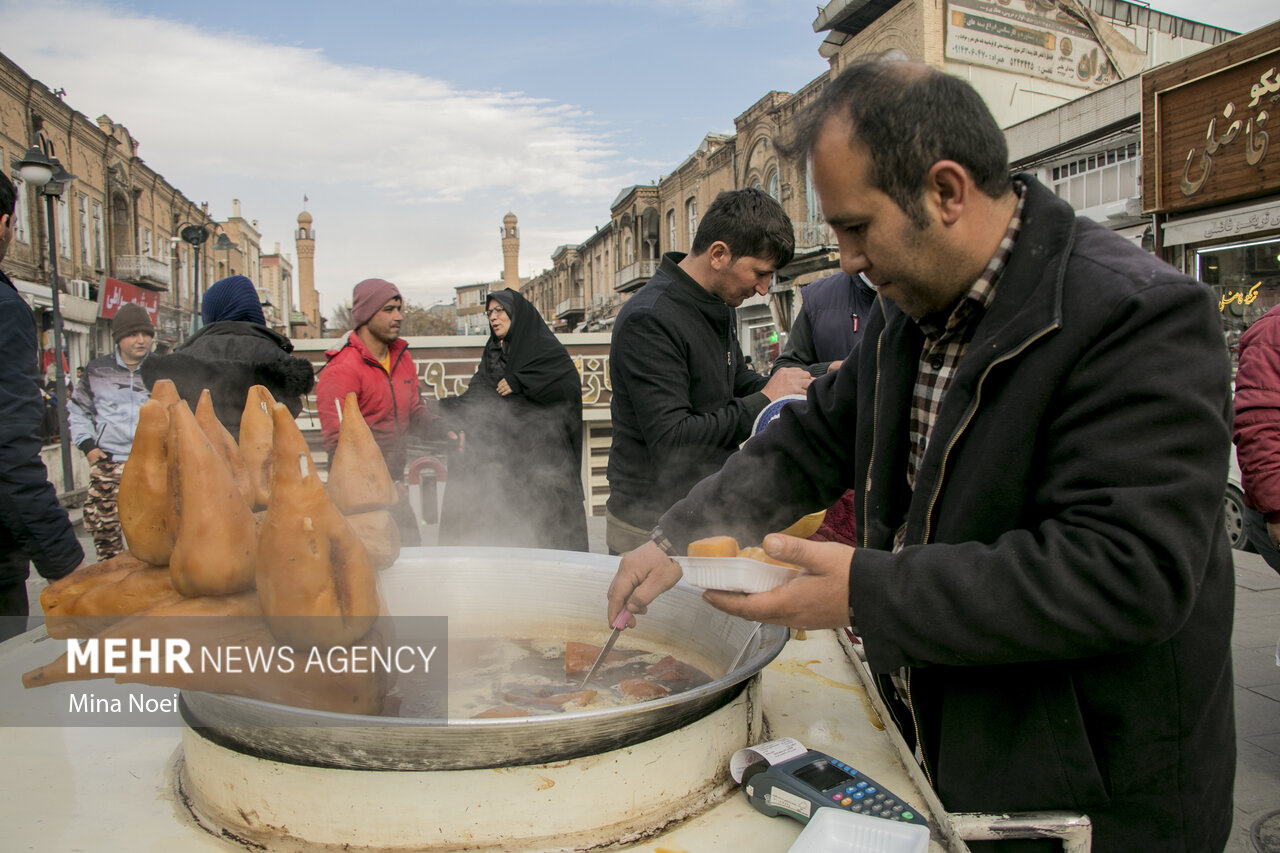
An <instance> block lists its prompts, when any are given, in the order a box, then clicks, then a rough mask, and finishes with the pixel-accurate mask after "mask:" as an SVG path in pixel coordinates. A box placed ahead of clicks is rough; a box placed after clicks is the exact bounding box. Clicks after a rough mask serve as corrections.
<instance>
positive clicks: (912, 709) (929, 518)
mask: <svg viewBox="0 0 1280 853" xmlns="http://www.w3.org/2000/svg"><path fill="white" fill-rule="evenodd" d="M1057 328H1059V324H1058V323H1052V324H1050V325H1048V326H1046V327H1044V328H1043V329H1041V330H1040V331H1039V332H1037V333H1035V334H1034V335H1032V336H1031V337H1029V338H1027V339H1026V340H1025V341H1023V342H1022V343H1021V344H1019V345H1018V346H1017V347H1016V348H1015V349H1013V350H1011V351H1009V352H1007V353H1005V354H1004V355H1002V356H1001V357H1000V358H997V359H995V360H993V361H992V362H991V363H990V364H988V365H987V367H986V369H985V370H983V371H982V375H981V376H980V377H978V390H977V393H975V394H974V395H973V402H971V403H970V404H969V409H968V411H966V412H965V416H964V420H963V421H962V422H961V423H960V425H959V426H958V427H957V428H956V430H955V432H953V433H952V434H951V438H950V439H949V440H948V441H947V446H946V448H945V449H944V450H943V451H942V459H941V460H939V462H938V479H937V481H936V482H935V483H934V487H933V494H931V495H930V496H929V505H928V507H926V509H925V515H924V533H923V534H922V536H921V537H920V544H921V545H927V544H929V535H930V533H931V528H932V526H933V510H934V507H936V506H937V504H938V498H939V496H940V495H941V494H942V483H943V481H944V480H945V479H946V472H947V457H948V456H949V455H950V454H951V450H952V448H954V447H955V446H956V442H958V441H959V440H960V436H961V435H963V434H964V431H965V430H966V429H968V428H969V424H970V423H972V422H973V416H974V414H975V413H976V412H977V411H978V405H979V404H980V403H981V401H982V384H983V383H984V382H986V380H987V377H988V376H989V375H991V371H992V370H994V369H995V367H996V365H999V364H1004V363H1005V362H1006V361H1009V360H1010V359H1012V358H1016V357H1017V356H1019V355H1021V354H1022V353H1023V352H1024V351H1025V350H1026V348H1027V347H1029V346H1031V345H1032V344H1033V343H1035V342H1036V341H1038V340H1040V339H1041V338H1042V337H1044V336H1045V335H1047V334H1049V333H1050V332H1052V331H1053V330H1055V329H1057ZM903 669H904V670H905V673H904V675H903V684H904V685H905V686H906V691H907V695H906V696H905V697H903V698H904V700H905V704H906V706H907V712H908V713H910V714H911V728H912V730H913V731H914V732H915V736H916V749H917V750H918V751H919V758H920V767H921V769H922V770H924V775H925V778H926V779H928V780H929V784H930V786H932V787H934V788H936V787H937V785H936V784H934V781H933V773H931V772H930V770H929V762H928V761H927V760H926V759H925V751H924V739H923V738H922V737H921V735H920V719H919V717H918V716H917V715H916V703H915V698H914V697H913V696H912V695H911V673H912V667H909V666H908V667H903Z"/></svg>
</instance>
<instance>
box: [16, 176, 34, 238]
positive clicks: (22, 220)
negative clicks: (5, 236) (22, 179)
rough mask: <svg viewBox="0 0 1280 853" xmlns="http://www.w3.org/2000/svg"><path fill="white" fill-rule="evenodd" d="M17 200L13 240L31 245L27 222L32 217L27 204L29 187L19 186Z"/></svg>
mask: <svg viewBox="0 0 1280 853" xmlns="http://www.w3.org/2000/svg"><path fill="white" fill-rule="evenodd" d="M17 190H18V192H17V199H16V201H15V204H14V207H13V239H15V240H17V241H18V242H19V243H29V242H31V241H30V239H29V238H28V237H27V220H28V219H29V218H30V216H31V208H30V206H29V205H28V203H27V185H26V184H18V187H17Z"/></svg>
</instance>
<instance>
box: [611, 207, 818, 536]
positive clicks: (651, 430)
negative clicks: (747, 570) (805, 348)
mask: <svg viewBox="0 0 1280 853" xmlns="http://www.w3.org/2000/svg"><path fill="white" fill-rule="evenodd" d="M794 246H795V237H794V235H793V233H792V227H791V220H790V219H788V218H787V214H786V213H785V212H783V210H782V207H781V205H779V204H778V203H777V202H776V201H774V200H773V199H772V198H770V197H769V196H768V194H766V193H763V192H761V191H760V190H756V189H744V190H734V191H732V192H723V193H720V195H719V196H717V197H716V200H715V202H714V203H712V205H711V207H709V208H708V209H707V213H706V215H705V216H704V217H703V219H702V222H701V223H699V225H698V231H697V234H696V235H695V236H694V239H693V246H692V247H691V248H692V251H691V252H690V253H689V254H688V255H685V254H682V253H680V252H671V253H668V254H667V255H666V256H664V257H663V259H662V264H661V266H659V267H658V272H657V274H656V275H654V277H653V278H652V279H650V280H649V283H648V284H646V285H645V286H644V287H642V288H641V289H640V291H639V292H637V293H636V294H635V295H634V296H632V297H631V298H630V299H629V300H627V302H626V304H624V305H623V306H622V310H621V311H620V312H618V320H617V322H616V323H615V324H614V328H613V339H612V342H611V343H610V346H609V370H610V376H611V384H612V386H613V399H612V403H611V404H610V409H611V412H612V415H613V445H612V447H611V448H610V450H609V469H608V476H609V503H608V506H607V508H606V509H607V515H606V518H605V535H606V540H607V543H608V546H609V550H610V551H611V552H613V553H615V554H620V553H623V552H625V551H630V550H631V549H633V548H635V547H637V546H638V545H640V544H641V543H643V542H646V541H648V538H649V531H650V529H651V528H652V527H653V525H654V523H655V522H657V520H658V516H660V515H661V514H662V513H663V512H665V511H666V509H667V507H669V506H671V505H672V504H673V503H675V502H676V501H678V500H679V499H680V498H682V497H684V496H685V494H686V493H687V492H688V491H689V487H690V486H692V485H693V484H694V483H696V482H698V481H699V480H701V479H702V478H703V477H705V476H707V475H708V474H710V473H712V472H714V471H716V470H718V469H719V467H720V466H721V465H722V464H723V463H724V460H725V459H727V458H728V457H729V454H730V453H732V452H733V451H734V450H736V449H737V447H738V445H739V444H741V443H742V442H743V441H745V440H746V438H747V436H748V435H750V434H751V424H752V422H753V421H754V420H755V417H756V415H758V414H759V413H760V410H761V409H763V408H764V407H765V406H766V405H768V403H769V401H770V400H776V399H778V398H779V397H782V396H785V395H787V394H798V393H803V391H804V389H805V388H806V387H807V386H808V384H809V381H810V379H811V377H810V376H809V374H808V372H807V371H804V370H800V369H799V368H794V367H793V368H786V369H783V370H780V371H778V372H777V373H775V374H774V375H773V377H771V378H766V377H764V376H761V375H760V374H758V373H756V372H755V371H753V370H751V369H749V368H748V367H747V366H746V362H745V361H744V360H743V357H742V349H741V347H739V345H738V334H737V325H736V324H737V321H736V318H735V315H734V309H735V308H737V307H738V306H739V305H741V304H742V303H743V302H744V301H745V300H746V299H747V298H748V297H750V296H752V295H753V294H757V293H758V294H761V295H763V294H765V293H767V292H768V289H769V282H770V281H771V280H772V279H773V274H774V273H775V272H776V271H777V270H778V269H779V268H780V267H783V266H786V264H787V263H788V262H789V261H790V260H791V254H792V251H793V248H794ZM794 520H795V519H792V521H794ZM784 526H785V525H784Z"/></svg>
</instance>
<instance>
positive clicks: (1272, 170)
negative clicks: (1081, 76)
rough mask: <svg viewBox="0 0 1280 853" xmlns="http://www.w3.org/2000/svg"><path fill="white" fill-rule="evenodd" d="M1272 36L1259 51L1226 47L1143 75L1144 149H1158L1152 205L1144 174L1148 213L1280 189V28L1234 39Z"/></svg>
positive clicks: (1198, 205)
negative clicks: (1279, 136)
mask: <svg viewBox="0 0 1280 853" xmlns="http://www.w3.org/2000/svg"><path fill="white" fill-rule="evenodd" d="M1269 33H1271V34H1274V35H1273V37H1271V38H1270V40H1269V41H1267V40H1265V39H1263V40H1261V41H1260V42H1259V43H1258V44H1257V47H1256V49H1253V50H1245V49H1244V48H1246V47H1248V45H1238V44H1235V43H1233V42H1225V43H1223V44H1221V45H1219V46H1218V47H1215V48H1211V49H1210V50H1207V51H1204V53H1202V54H1197V55H1196V56H1192V57H1188V58H1187V59H1186V60H1183V61H1182V62H1180V63H1171V64H1170V65H1169V66H1165V67H1162V68H1159V69H1156V70H1155V71H1151V72H1148V73H1147V74H1144V75H1143V87H1142V89H1143V148H1144V149H1146V150H1151V151H1154V153H1155V157H1154V158H1153V162H1154V166H1155V169H1156V174H1155V175H1154V176H1152V177H1153V178H1154V180H1153V183H1152V186H1151V188H1152V189H1154V190H1155V191H1156V192H1155V195H1156V197H1155V198H1154V199H1152V198H1151V197H1150V194H1149V193H1147V192H1146V190H1147V189H1148V187H1147V186H1146V180H1145V179H1146V175H1144V182H1143V183H1144V198H1143V202H1144V207H1145V208H1146V209H1148V210H1157V211H1161V212H1171V211H1180V210H1191V209H1194V208H1197V207H1207V206H1209V205H1211V204H1217V203H1220V202H1224V201H1234V200H1237V199H1246V198H1251V197H1257V196H1263V195H1267V194H1270V193H1275V192H1276V191H1278V190H1280V152H1277V151H1276V150H1275V149H1276V147H1277V146H1276V145H1273V144H1272V141H1273V140H1272V138H1271V137H1272V136H1273V135H1274V134H1275V133H1276V131H1277V130H1280V47H1277V41H1276V38H1277V37H1280V26H1277V25H1271V26H1269V27H1266V28H1264V29H1262V30H1258V31H1256V32H1254V33H1250V34H1248V35H1247V36H1241V37H1240V39H1239V40H1236V41H1241V40H1245V39H1251V40H1252V39H1255V38H1256V37H1258V36H1263V35H1268V34H1269ZM1228 48H1230V49H1231V50H1228ZM1215 53H1216V54H1217V62H1213V60H1214V54H1215ZM1148 146H1152V147H1151V148H1148ZM1145 159H1147V158H1145V157H1144V160H1145ZM1144 166H1145V164H1144ZM1144 171H1145V169H1144Z"/></svg>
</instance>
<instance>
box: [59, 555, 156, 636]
mask: <svg viewBox="0 0 1280 853" xmlns="http://www.w3.org/2000/svg"><path fill="white" fill-rule="evenodd" d="M153 568H156V567H155V566H152V565H151V564H149V563H144V562H142V561H141V560H139V559H138V558H137V557H136V556H135V555H134V554H132V553H130V552H129V551H123V552H121V553H119V554H116V555H115V556H114V557H109V558H107V559H105V560H103V561H102V562H100V563H93V564H92V565H88V566H81V567H80V568H78V569H76V570H75V571H74V572H72V573H71V574H69V575H67V576H66V577H61V578H58V579H57V580H56V581H54V582H52V583H51V584H49V585H48V586H46V587H45V588H44V589H42V590H40V607H41V609H42V610H44V615H45V620H46V621H48V618H49V611H50V610H53V609H55V608H57V607H61V606H62V605H63V604H66V603H68V602H70V601H72V600H73V599H75V598H78V597H79V596H80V595H81V594H82V593H83V592H84V591H85V590H88V589H92V588H93V587H95V586H99V585H101V584H108V583H113V582H114V581H117V580H119V579H120V578H122V577H124V576H125V575H128V574H129V573H130V572H136V571H137V570H138V569H153Z"/></svg>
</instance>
